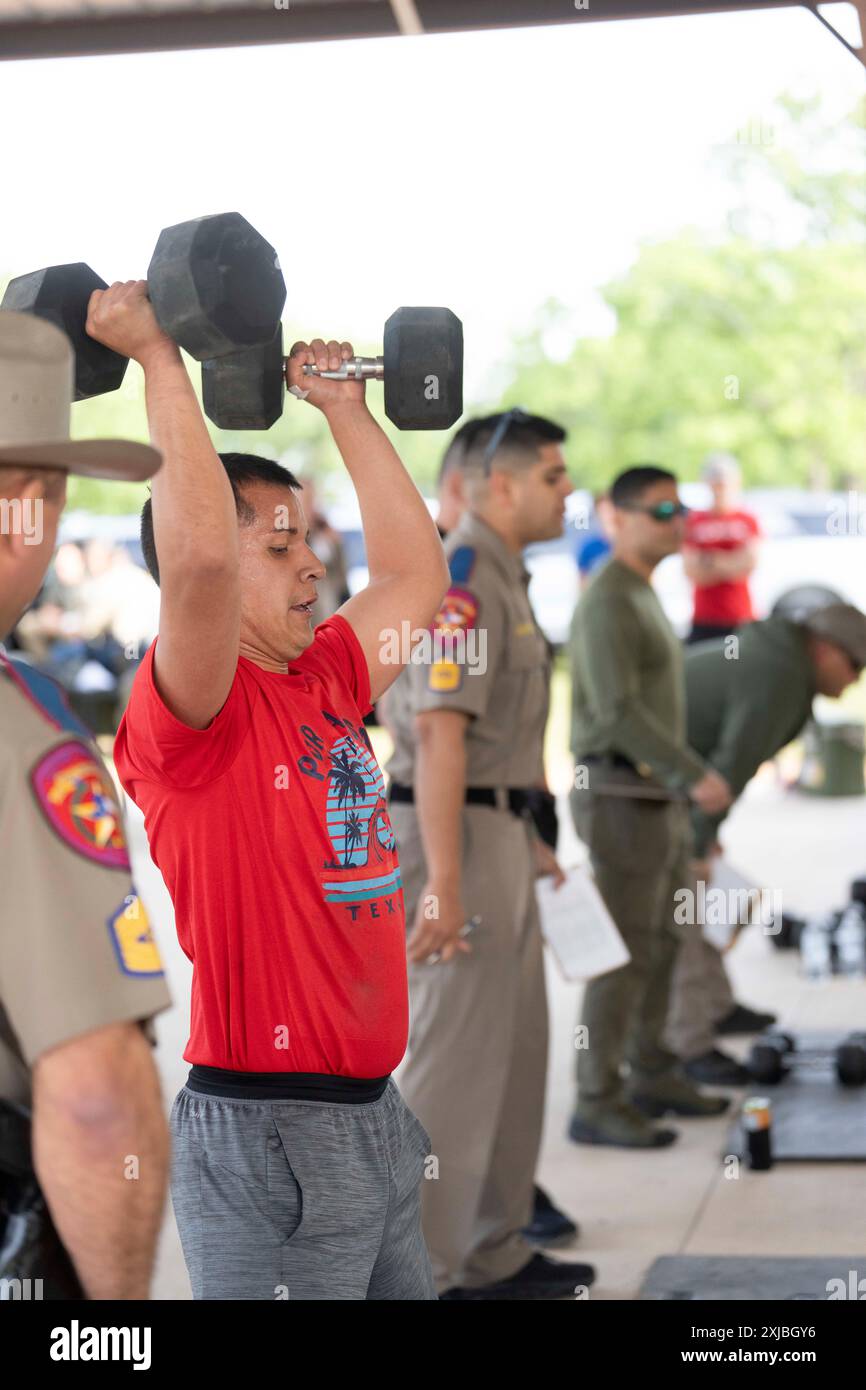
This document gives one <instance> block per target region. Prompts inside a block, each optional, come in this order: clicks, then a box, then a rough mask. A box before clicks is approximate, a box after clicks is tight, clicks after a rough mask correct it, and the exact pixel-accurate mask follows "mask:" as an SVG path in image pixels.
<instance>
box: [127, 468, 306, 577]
mask: <svg viewBox="0 0 866 1390" xmlns="http://www.w3.org/2000/svg"><path fill="white" fill-rule="evenodd" d="M219 459H220V462H221V463H222V466H223V468H224V469H225V471H226V473H227V474H228V480H229V482H230V483H231V489H232V494H233V496H234V499H235V510H236V512H237V514H238V521H239V522H240V524H241V526H249V525H251V523H252V522H253V520H254V519H255V511H254V510H253V508H252V507H251V506H250V504H249V502H247V501H246V499H245V498H244V495H243V492H242V491H241V489H242V488H243V485H244V483H270V484H271V485H272V486H273V487H290V488H294V489H295V491H296V492H297V491H298V490H299V489H300V486H301V485H300V483H299V482H298V480H297V478H296V477H295V475H294V473H290V472H289V470H288V468H283V466H282V464H281V463H274V461H273V459H263V458H259V456H258V454H220V455H219ZM141 552H142V554H143V556H144V563H145V564H146V565H147V568H148V572H149V573H150V574H151V575H152V577H153V578H154V579H155V580H156V582H157V584H158V583H159V564H158V562H157V558H156V543H155V541H154V536H153V507H152V506H151V499H150V498H149V497H148V499H147V501H146V502H145V504H144V506H143V507H142V509H141Z"/></svg>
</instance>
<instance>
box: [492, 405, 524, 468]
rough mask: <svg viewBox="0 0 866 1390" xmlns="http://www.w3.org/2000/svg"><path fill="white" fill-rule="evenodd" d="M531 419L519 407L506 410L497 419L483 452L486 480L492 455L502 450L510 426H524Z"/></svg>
mask: <svg viewBox="0 0 866 1390" xmlns="http://www.w3.org/2000/svg"><path fill="white" fill-rule="evenodd" d="M531 418H532V417H531V416H530V415H528V414H527V412H526V411H525V410H521V408H520V406H519V405H518V406H515V407H514V408H513V410H506V412H505V414H504V415H501V416H500V417H499V421H498V423H497V425H496V428H495V429H494V431H493V433H492V435H491V436H490V442H489V444H488V445H487V448H486V449H485V450H484V460H483V468H484V476H485V477H486V478H489V476H490V466H491V464H492V463H493V459H494V455H495V454H496V451H497V449H501V448H502V444H503V441H504V439H505V436H506V435H507V433H508V431H509V430H510V429H511V426H512V425H525V424H527V423H528V422H529V420H530V419H531Z"/></svg>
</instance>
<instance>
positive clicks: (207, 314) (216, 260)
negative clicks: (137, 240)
mask: <svg viewBox="0 0 866 1390" xmlns="http://www.w3.org/2000/svg"><path fill="white" fill-rule="evenodd" d="M106 288H107V286H106V283H105V281H104V280H101V279H100V278H99V276H98V275H97V274H96V273H95V272H94V271H93V270H91V269H90V267H89V266H87V265H84V264H83V263H77V264H71V265H56V266H49V267H48V268H47V269H45V270H36V271H33V272H31V273H30V274H29V275H19V276H18V277H17V279H15V280H11V281H10V282H9V285H8V288H7V290H6V293H5V295H4V296H3V303H2V307H3V308H4V309H16V310H18V311H19V312H22V313H31V314H36V315H37V316H38V317H39V318H45V319H48V320H49V322H51V323H54V324H56V325H57V327H58V328H62V329H63V331H64V332H65V333H67V334H68V336H69V337H70V339H71V340H72V345H73V347H74V349H75V399H76V400H85V399H87V398H88V397H89V396H98V395H101V394H102V393H103V392H106V391H116V390H117V388H118V386H120V384H121V382H122V380H123V374H124V372H125V370H126V363H127V359H126V358H125V357H122V356H120V355H119V354H118V353H116V352H112V351H111V350H110V349H109V348H106V347H103V345H102V344H101V343H97V342H96V341H95V340H94V339H93V338H91V337H90V336H89V335H88V333H87V331H86V329H85V323H86V321H87V306H88V303H89V301H90V296H91V294H92V293H93V291H94V290H97V289H106ZM147 292H148V295H149V297H150V300H151V302H152V304H153V308H154V312H155V314H156V317H157V319H158V321H159V324H160V327H161V328H162V329H163V331H164V332H165V333H167V334H168V335H169V337H171V338H173V339H174V341H175V342H176V343H178V344H179V345H180V347H182V348H184V349H185V350H186V351H187V352H188V353H189V354H190V355H191V356H192V357H195V358H196V359H197V360H198V361H201V360H203V359H204V358H212V357H216V356H219V355H221V354H224V353H233V352H237V351H238V350H240V349H244V350H246V349H248V348H250V347H253V346H254V345H256V344H260V343H268V342H270V341H272V340H273V338H274V335H275V333H276V332H277V328H278V326H279V322H280V315H281V314H282V311H283V305H284V304H285V301H286V285H285V281H284V279H283V276H282V272H281V270H280V265H279V261H278V260H277V254H276V252H275V250H274V248H273V247H272V246H271V245H270V243H269V242H267V241H266V240H265V238H264V237H263V236H262V235H261V234H260V233H259V232H257V231H256V229H255V228H254V227H253V226H251V224H250V223H249V222H247V220H246V218H244V217H241V215H240V213H237V212H223V213H218V214H216V215H214V216H211V217H198V218H195V219H194V220H193V221H191V222H181V223H179V224H178V225H177V226H175V227H167V228H166V229H165V230H164V231H163V232H161V233H160V236H159V239H158V241H157V243H156V249H155V251H154V253H153V257H152V259H151V262H150V267H149V269H148V274H147Z"/></svg>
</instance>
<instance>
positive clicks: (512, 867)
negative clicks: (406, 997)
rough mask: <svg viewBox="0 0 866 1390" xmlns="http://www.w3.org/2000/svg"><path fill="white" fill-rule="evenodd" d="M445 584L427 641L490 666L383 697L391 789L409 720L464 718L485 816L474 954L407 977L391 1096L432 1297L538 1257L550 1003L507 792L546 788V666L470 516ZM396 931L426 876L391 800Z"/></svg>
mask: <svg viewBox="0 0 866 1390" xmlns="http://www.w3.org/2000/svg"><path fill="white" fill-rule="evenodd" d="M445 549H446V553H447V555H448V559H449V565H450V570H451V581H452V582H451V588H450V589H449V591H448V594H447V596H446V598H445V599H444V600H443V604H442V609H441V611H440V614H439V615H438V618H437V625H436V631H440V632H441V631H443V630H447V629H450V630H451V631H464V632H466V634H467V637H468V636H469V635H470V634H471V632H472V631H473V630H474V631H475V633H476V635H477V634H479V633H483V634H486V641H487V651H486V670H484V671H483V672H482V671H480V670H479V671H478V672H476V673H471V671H470V670H469V669H467V667H465V666H460V665H459V664H457V663H454V662H453V661H449V660H440V661H437V662H435V663H434V664H432V665H427V666H424V665H417V666H411V665H410V666H409V667H408V668H407V670H406V672H405V673H404V674H403V675H402V676H401V677H400V679H399V680H398V681H397V682H396V683H395V685H394V686H393V687H392V690H391V691H390V692H389V694H388V715H387V718H388V724H389V727H390V728H391V730H392V732H393V734H394V740H395V750H394V755H393V757H392V758H391V760H390V762H389V764H388V772H389V774H390V776H391V779H392V793H393V792H396V791H398V790H400V789H406V788H411V787H412V785H413V782H414V775H415V733H414V720H415V716H416V715H417V714H419V713H421V712H422V711H426V710H459V711H462V712H463V713H465V714H468V715H470V716H472V717H471V721H470V723H469V725H468V727H467V732H466V784H467V787H470V788H487V789H491V790H492V792H493V796H494V799H495V802H496V804H494V805H478V804H467V805H465V806H464V808H463V812H462V842H463V865H462V893H463V902H464V905H465V908H466V911H467V913H468V914H469V915H470V916H475V915H478V916H480V918H481V925H480V926H479V927H478V929H477V930H476V931H475V932H474V933H473V935H472V937H471V945H472V954H471V955H465V954H459V955H458V956H457V957H456V958H454V959H452V960H451V961H449V962H448V963H447V964H432V963H426V962H425V963H424V964H422V965H411V966H410V969H409V988H410V1000H411V1022H410V1035H409V1049H408V1055H407V1060H406V1063H405V1067H404V1070H403V1071H402V1072H401V1075H400V1086H401V1089H402V1091H403V1093H404V1095H405V1097H406V1100H407V1102H408V1104H409V1105H410V1106H411V1108H412V1109H413V1110H414V1111H415V1113H416V1114H417V1115H418V1117H419V1119H420V1120H421V1122H422V1124H423V1125H424V1127H425V1128H426V1129H427V1131H428V1133H429V1134H430V1136H431V1138H432V1142H433V1153H434V1154H435V1156H436V1158H437V1159H438V1164H439V1171H438V1177H437V1178H431V1179H430V1180H429V1181H426V1182H425V1183H423V1184H422V1203H423V1209H422V1210H423V1225H424V1234H425V1237H426V1240H427V1244H428V1247H429V1250H430V1255H431V1259H432V1261H433V1269H434V1273H435V1275H436V1279H437V1284H438V1286H439V1289H440V1291H441V1290H442V1289H444V1288H447V1287H451V1286H455V1285H458V1286H463V1287H479V1286H482V1285H485V1284H490V1283H495V1282H497V1281H498V1280H500V1279H505V1278H508V1277H509V1276H510V1275H512V1274H514V1273H516V1272H517V1271H518V1270H519V1269H521V1268H522V1267H523V1266H524V1265H525V1264H527V1263H528V1261H529V1259H530V1258H531V1256H532V1253H533V1251H532V1250H531V1248H530V1247H529V1246H528V1245H527V1244H526V1242H525V1241H524V1239H523V1237H522V1236H521V1235H520V1230H521V1228H522V1227H523V1226H524V1225H526V1223H527V1222H528V1220H529V1218H530V1210H531V1205H532V1185H533V1177H534V1173H535V1166H536V1162H537V1158H538V1149H539V1144H540V1139H541V1127H542V1120H543V1110H544V1087H545V1074H546V1066H547V1001H546V996H545V986H544V971H543V960H542V943H541V935H540V931H539V925H538V915H537V909H536V901H535V867H534V860H533V848H532V838H533V835H534V831H533V830H532V829H531V827H530V824H529V823H528V821H527V820H526V819H525V818H524V817H522V816H519V815H516V814H514V813H513V812H512V811H510V810H509V809H508V796H507V793H508V789H509V788H511V789H521V788H523V789H525V788H529V787H532V786H537V785H538V784H539V782H540V781H541V779H542V776H543V763H542V742H543V735H544V727H545V723H546V720H547V710H548V697H549V677H550V658H549V650H548V647H547V643H546V641H545V639H544V635H543V633H542V632H541V630H540V628H539V627H538V625H537V623H536V621H535V618H534V615H533V612H532V609H531V607H530V604H529V599H528V596H527V585H528V582H529V575H528V573H527V571H526V569H525V567H524V565H523V562H522V560H521V558H520V556H519V555H516V554H514V553H513V552H512V551H510V550H509V549H508V548H507V546H506V545H505V543H504V542H503V541H502V540H501V539H500V537H499V536H498V535H497V534H496V532H494V531H493V530H492V529H491V528H490V527H489V526H487V525H486V523H485V522H483V521H482V520H481V519H480V518H478V517H475V516H473V515H472V514H471V513H466V514H465V515H464V516H463V518H462V519H461V521H460V523H459V525H458V526H457V527H456V529H455V530H454V531H453V532H452V533H451V535H450V536H449V537H448V540H447V542H446V545H445ZM390 814H391V819H392V823H393V826H394V831H395V833H396V836H397V842H398V847H399V854H400V866H401V871H402V875H403V890H404V895H405V904H406V919H407V923H408V924H409V926H410V928H411V924H412V923H413V919H414V915H415V911H416V907H417V904H418V899H419V895H420V893H421V890H422V888H423V886H424V884H425V882H426V879H427V869H426V865H425V860H424V850H423V845H422V841H421V833H420V827H419V823H418V817H417V814H416V811H415V807H414V805H413V804H408V803H406V802H399V801H392V804H391V810H390Z"/></svg>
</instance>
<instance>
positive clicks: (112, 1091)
mask: <svg viewBox="0 0 866 1390" xmlns="http://www.w3.org/2000/svg"><path fill="white" fill-rule="evenodd" d="M33 1116H34V1118H33V1152H34V1162H35V1167H36V1172H37V1175H38V1177H39V1181H40V1184H41V1186H42V1190H43V1192H44V1193H45V1197H46V1200H47V1202H48V1206H49V1208H50V1211H51V1215H52V1217H53V1218H54V1223H55V1225H56V1226H57V1230H58V1232H59V1233H60V1237H61V1239H62V1241H63V1244H64V1245H65V1246H66V1249H67V1250H68V1251H69V1254H70V1255H71V1257H72V1260H73V1263H74V1264H75V1268H76V1270H77V1272H78V1276H79V1278H80V1279H81V1282H82V1284H83V1285H84V1288H85V1291H86V1293H87V1296H88V1297H89V1298H98V1299H113V1298H118V1299H144V1298H148V1297H149V1290H150V1278H151V1272H152V1269H153V1258H154V1251H155V1249H156V1241H157V1237H158V1235H159V1227H160V1222H161V1219H162V1211H163V1206H164V1203H165V1193H166V1185H167V1181H168V1159H169V1140H168V1128H167V1126H166V1122H165V1114H164V1112H163V1105H162V1097H161V1095H160V1089H159V1079H158V1077H157V1074H156V1068H155V1066H154V1063H153V1056H152V1051H151V1048H150V1045H149V1043H148V1042H147V1039H146V1038H145V1036H144V1034H143V1033H142V1031H141V1029H140V1028H139V1026H138V1024H137V1023H118V1024H112V1025H110V1026H109V1027H106V1028H99V1029H96V1030H95V1031H94V1032H92V1033H86V1034H84V1035H83V1036H82V1037H80V1038H75V1039H73V1040H72V1041H71V1042H68V1043H63V1044H61V1045H60V1046H59V1047H55V1048H52V1049H51V1050H50V1051H48V1052H46V1053H44V1054H43V1055H42V1056H41V1057H40V1058H39V1059H38V1061H37V1063H36V1066H35V1068H34V1075H33ZM133 1163H134V1164H135V1168H134V1169H133Z"/></svg>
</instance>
